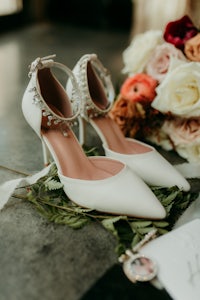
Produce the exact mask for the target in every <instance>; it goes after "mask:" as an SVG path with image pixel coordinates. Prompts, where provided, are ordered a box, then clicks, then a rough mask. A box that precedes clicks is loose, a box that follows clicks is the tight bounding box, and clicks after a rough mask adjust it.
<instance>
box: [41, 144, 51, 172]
mask: <svg viewBox="0 0 200 300" xmlns="http://www.w3.org/2000/svg"><path fill="white" fill-rule="evenodd" d="M41 141H42V153H43V162H44V166H45V167H47V166H48V165H49V164H50V162H51V153H50V151H49V149H48V147H47V145H46V144H45V142H44V141H43V140H41Z"/></svg>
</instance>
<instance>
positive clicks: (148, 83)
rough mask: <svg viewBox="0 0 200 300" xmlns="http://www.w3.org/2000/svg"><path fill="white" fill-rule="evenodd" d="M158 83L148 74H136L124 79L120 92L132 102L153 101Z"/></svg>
mask: <svg viewBox="0 0 200 300" xmlns="http://www.w3.org/2000/svg"><path fill="white" fill-rule="evenodd" d="M157 84H158V82H157V80H155V79H154V78H152V77H151V76H149V75H147V74H143V73H139V74H135V75H134V76H131V77H129V78H127V79H126V80H125V81H124V83H123V85H122V87H121V90H120V94H121V96H122V97H123V98H124V99H126V100H129V101H131V102H152V101H153V99H154V98H155V96H156V92H155V88H156V86H157Z"/></svg>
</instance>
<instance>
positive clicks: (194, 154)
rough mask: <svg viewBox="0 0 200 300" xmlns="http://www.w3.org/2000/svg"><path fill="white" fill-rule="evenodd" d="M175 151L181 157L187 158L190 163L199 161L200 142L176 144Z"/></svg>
mask: <svg viewBox="0 0 200 300" xmlns="http://www.w3.org/2000/svg"><path fill="white" fill-rule="evenodd" d="M176 151H177V153H178V154H179V155H180V156H181V157H183V158H185V159H187V160H188V161H189V162H191V163H194V162H195V163H199V161H200V144H196V145H187V146H177V147H176Z"/></svg>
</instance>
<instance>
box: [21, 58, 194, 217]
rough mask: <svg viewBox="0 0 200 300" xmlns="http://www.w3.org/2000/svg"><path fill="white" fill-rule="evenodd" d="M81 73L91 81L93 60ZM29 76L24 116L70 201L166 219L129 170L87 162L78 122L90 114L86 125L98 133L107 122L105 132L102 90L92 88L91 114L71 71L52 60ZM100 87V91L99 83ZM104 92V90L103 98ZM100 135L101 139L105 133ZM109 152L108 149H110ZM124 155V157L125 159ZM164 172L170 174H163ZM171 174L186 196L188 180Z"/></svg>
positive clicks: (100, 160)
mask: <svg viewBox="0 0 200 300" xmlns="http://www.w3.org/2000/svg"><path fill="white" fill-rule="evenodd" d="M93 57H94V56H91V58H93ZM89 58H90V56H89ZM83 60H84V61H85V59H83ZM95 61H96V58H95ZM79 64H80V63H79ZM79 64H78V66H79ZM54 68H55V69H56V68H58V69H61V70H62V71H64V72H65V73H66V75H67V77H68V84H69V86H70V88H69V90H70V92H69V93H68V92H66V90H65V89H64V88H63V86H62V85H61V83H59V81H58V80H57V79H56V77H55V75H54V74H53V69H54ZM82 70H84V71H85V72H86V74H87V75H89V76H90V75H91V74H90V72H91V73H92V76H93V75H94V71H93V68H92V63H90V59H89V60H87V61H86V64H85V69H84V68H82ZM83 73H84V72H83ZM83 73H82V74H83ZM88 73H89V74H88ZM29 75H30V82H29V84H28V87H27V88H26V91H25V93H24V96H23V100H22V110H23V114H24V117H25V119H26V120H27V122H28V123H29V125H30V126H31V127H32V129H33V130H34V131H35V132H36V134H37V135H38V136H39V138H40V139H41V141H42V145H43V153H44V162H45V163H46V164H47V163H48V162H49V153H50V154H51V156H52V158H53V160H54V161H55V163H56V165H57V168H58V176H59V178H60V181H61V182H62V184H63V188H64V191H65V193H66V195H67V196H68V197H69V198H70V199H71V200H72V201H73V202H75V203H76V204H78V205H80V206H82V207H87V208H91V209H95V210H98V211H102V212H107V213H111V214H118V215H129V216H134V217H142V218H152V219H162V218H164V217H165V216H166V212H165V209H164V208H163V206H162V205H161V203H160V202H159V201H158V199H157V198H156V197H155V195H154V194H153V192H152V191H151V189H150V188H149V187H148V186H147V185H146V184H145V183H144V181H143V179H141V178H140V177H139V176H138V175H137V174H136V173H135V172H133V171H132V170H131V169H130V168H129V166H128V164H124V163H123V162H122V161H120V160H119V159H118V158H117V159H113V158H108V157H104V156H103V157H87V156H86V155H85V153H84V151H83V150H82V147H81V145H80V143H79V142H78V140H77V138H76V136H75V135H74V133H73V131H72V127H73V125H74V124H75V123H76V121H77V118H80V116H83V115H84V114H86V112H87V115H90V117H88V118H87V119H89V121H90V122H91V123H92V124H93V123H94V124H95V127H97V126H98V122H99V121H100V122H102V123H103V121H104V120H105V126H107V121H106V119H107V117H106V116H105V112H107V111H108V108H107V107H106V109H105V107H104V104H105V105H107V104H106V103H104V94H102V96H103V98H102V99H103V100H102V101H103V103H102V102H101V101H100V100H99V97H100V98H101V95H99V96H98V93H99V87H96V86H95V85H96V84H95V85H94V86H93V88H91V87H90V94H92V97H91V98H90V100H91V99H93V100H91V103H92V105H93V103H94V105H95V108H93V107H92V106H91V107H90V108H91V109H90V108H89V106H88V102H87V101H86V99H84V97H83V96H84V93H83V90H84V89H83V90H82V88H83V85H82V84H81V83H80V82H79V83H80V84H78V83H77V78H76V76H75V75H74V73H73V72H72V71H71V70H70V69H69V68H67V67H66V66H65V65H63V64H61V63H58V62H54V60H53V57H51V56H49V57H44V58H37V59H36V60H35V61H34V62H32V64H31V66H30V73H29ZM101 75H102V74H101ZM101 75H100V74H99V76H101ZM95 78H96V77H95ZM89 80H90V79H89V78H88V80H87V81H86V82H84V84H85V83H86V84H87V87H88V88H89V84H88V83H89ZM95 80H96V79H95ZM103 80H104V79H103ZM105 80H107V77H106V78H105ZM97 82H98V83H99V82H100V81H99V80H97ZM99 84H100V86H101V83H99ZM84 86H85V85H84ZM96 88H97V89H96ZM102 90H103V89H101V88H100V91H101V93H102ZM94 101H97V102H94ZM98 101H100V103H98ZM109 106H110V104H109ZM90 111H91V114H90ZM92 112H93V113H92ZM96 123H97V124H96ZM111 130H112V128H111ZM99 131H100V129H99ZM100 133H101V135H103V133H102V132H101V131H100ZM134 143H136V142H134ZM131 145H132V144H131ZM107 147H108V149H110V146H109V145H107ZM142 147H148V146H142ZM111 148H112V147H111ZM142 149H143V148H142ZM111 150H112V149H111ZM112 151H113V150H112ZM152 151H153V150H152ZM122 154H123V153H122ZM124 155H125V156H126V155H127V153H126V154H124ZM140 155H143V154H140ZM131 156H133V155H131ZM159 163H160V162H159ZM164 164H166V162H165V163H164ZM141 168H142V166H141ZM160 168H162V165H160ZM164 168H165V166H164ZM154 169H155V166H154ZM163 172H164V173H166V172H165V169H163ZM171 172H172V174H171V175H170V176H171V177H173V178H174V182H173V185H175V184H177V185H179V187H180V188H182V189H184V190H187V189H188V188H189V185H187V182H186V181H185V180H184V178H182V177H181V175H179V174H177V173H176V172H175V170H174V169H173V168H172V167H171ZM173 172H175V174H176V176H175V175H174V173H173ZM152 176H153V175H152ZM175 179H176V180H175ZM181 180H182V184H181ZM163 182H164V179H163Z"/></svg>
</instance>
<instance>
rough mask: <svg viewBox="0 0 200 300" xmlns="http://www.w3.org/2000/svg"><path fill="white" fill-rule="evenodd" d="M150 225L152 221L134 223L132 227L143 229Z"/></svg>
mask: <svg viewBox="0 0 200 300" xmlns="http://www.w3.org/2000/svg"><path fill="white" fill-rule="evenodd" d="M151 224H152V221H145V220H144V221H135V222H134V227H136V228H144V227H148V226H150V225H151Z"/></svg>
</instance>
